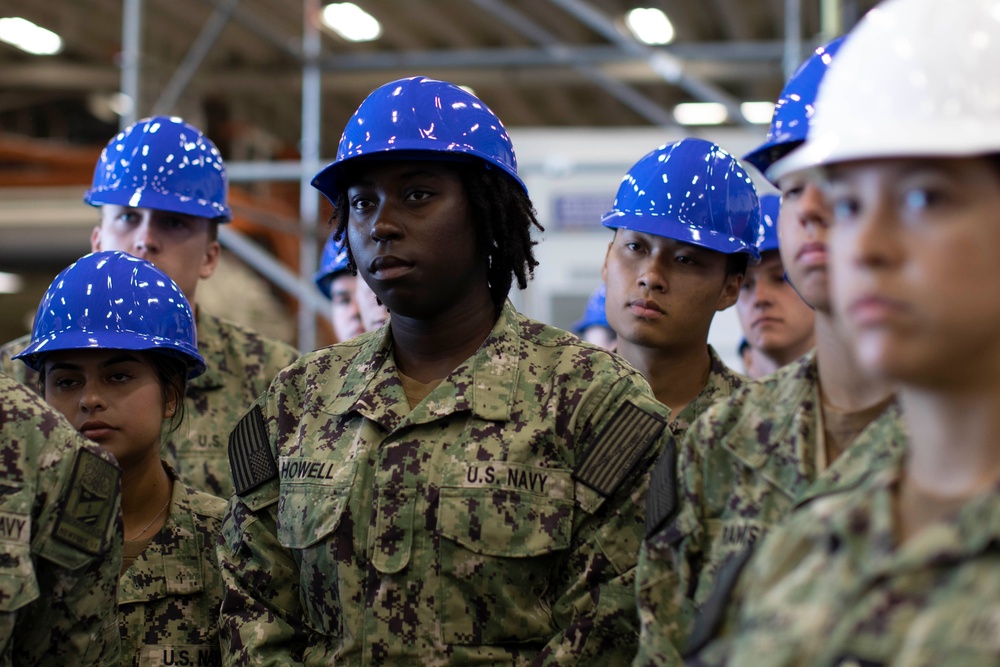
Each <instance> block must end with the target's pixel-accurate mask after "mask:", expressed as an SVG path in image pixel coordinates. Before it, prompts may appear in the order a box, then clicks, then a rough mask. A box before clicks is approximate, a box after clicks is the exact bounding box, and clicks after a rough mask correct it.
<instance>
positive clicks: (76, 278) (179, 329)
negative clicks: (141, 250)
mask: <svg viewBox="0 0 1000 667" xmlns="http://www.w3.org/2000/svg"><path fill="white" fill-rule="evenodd" d="M92 348H104V349H114V350H137V351H144V352H160V353H165V354H169V355H171V356H174V357H177V358H178V359H180V360H181V361H183V362H184V363H185V364H186V365H187V367H188V378H193V377H196V376H198V375H201V374H202V373H204V372H205V361H204V359H202V357H201V355H200V354H198V339H197V333H196V328H195V321H194V314H193V313H192V311H191V306H190V305H189V304H188V301H187V299H186V298H185V297H184V293H183V292H181V290H180V288H179V287H177V285H176V284H174V282H173V281H172V280H171V279H170V278H169V277H167V274H165V273H163V272H162V271H160V270H159V269H158V268H156V267H155V266H153V265H152V264H150V263H149V262H147V261H146V260H144V259H139V258H138V257H133V256H132V255H129V254H127V253H124V252H120V251H117V250H106V251H102V252H95V253H91V254H89V255H86V256H84V257H81V258H80V259H78V260H77V261H76V262H74V263H73V264H70V265H69V266H68V267H66V268H65V269H63V270H62V272H61V273H60V274H59V275H58V276H56V278H55V280H53V281H52V284H51V285H49V288H48V290H46V292H45V296H43V297H42V301H41V303H40V304H39V306H38V312H37V313H36V314H35V324H34V327H33V328H32V332H31V343H30V344H29V345H28V346H27V347H26V348H24V350H22V351H21V352H20V353H19V354H17V355H15V357H14V358H15V359H20V360H21V361H23V362H24V363H26V364H27V365H28V366H30V367H31V368H33V369H35V370H36V371H37V370H41V358H42V357H43V356H44V355H45V354H46V353H48V352H54V351H57V350H84V349H92Z"/></svg>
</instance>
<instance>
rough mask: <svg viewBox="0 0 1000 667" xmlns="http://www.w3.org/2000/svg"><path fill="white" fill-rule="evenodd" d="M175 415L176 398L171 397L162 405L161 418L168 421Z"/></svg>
mask: <svg viewBox="0 0 1000 667" xmlns="http://www.w3.org/2000/svg"><path fill="white" fill-rule="evenodd" d="M176 413H177V396H174V395H171V396H170V398H168V399H167V400H166V402H165V403H164V405H163V418H164V419H170V418H171V417H173V416H174V415H175V414H176Z"/></svg>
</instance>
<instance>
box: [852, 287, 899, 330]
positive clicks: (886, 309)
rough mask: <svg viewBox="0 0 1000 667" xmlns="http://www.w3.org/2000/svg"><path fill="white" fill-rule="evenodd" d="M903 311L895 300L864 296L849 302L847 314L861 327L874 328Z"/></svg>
mask: <svg viewBox="0 0 1000 667" xmlns="http://www.w3.org/2000/svg"><path fill="white" fill-rule="evenodd" d="M904 310H905V308H904V306H903V304H902V303H901V302H900V301H897V300H896V299H892V298H889V297H887V296H883V295H881V294H866V295H864V296H861V297H859V298H857V299H854V300H853V301H851V302H850V305H849V306H848V308H847V314H848V316H849V317H850V318H851V320H852V321H853V322H854V323H855V324H856V325H858V326H861V327H876V326H880V325H884V324H886V323H888V322H889V321H890V320H892V319H894V318H896V317H897V316H899V315H900V314H901V313H902V312H903V311H904Z"/></svg>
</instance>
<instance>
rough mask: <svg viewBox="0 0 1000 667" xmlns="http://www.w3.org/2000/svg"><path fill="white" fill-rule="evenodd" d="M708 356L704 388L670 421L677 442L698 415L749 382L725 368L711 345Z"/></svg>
mask: <svg viewBox="0 0 1000 667" xmlns="http://www.w3.org/2000/svg"><path fill="white" fill-rule="evenodd" d="M708 354H709V356H710V357H711V360H712V361H711V368H710V370H709V371H708V382H707V383H706V384H705V388H704V389H702V390H701V393H700V394H698V395H697V396H695V397H694V400H692V401H691V402H690V403H688V404H687V405H686V406H684V409H683V410H681V411H680V412H678V413H676V414H674V415H673V419H671V420H670V428H671V430H672V431H673V432H674V437H675V438H677V440H678V442H679V441H680V439H681V438H682V437H684V433H685V432H686V431H687V430H688V428H690V426H691V424H693V423H694V421H695V420H696V419H697V418H698V415H700V414H701V413H703V412H704V411H705V410H708V409H709V408H710V407H712V406H713V405H714V404H715V403H718V402H719V401H721V400H722V399H724V398H726V397H727V396H729V395H730V394H732V393H733V392H734V391H736V390H737V389H739V388H740V387H742V386H743V385H744V384H746V383H747V382H749V381H750V380H749V379H748V378H746V377H744V376H743V375H740V374H739V373H736V372H735V371H733V369H731V368H730V367H729V366H727V365H726V362H724V361H723V360H722V359H721V358H720V357H719V354H718V353H717V352H716V351H715V348H713V347H712V346H711V345H709V346H708Z"/></svg>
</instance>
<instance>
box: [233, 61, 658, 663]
mask: <svg viewBox="0 0 1000 667" xmlns="http://www.w3.org/2000/svg"><path fill="white" fill-rule="evenodd" d="M313 185H314V186H315V187H316V188H317V189H319V190H320V191H321V192H322V193H323V194H324V195H326V197H327V198H329V199H330V201H331V202H332V203H333V204H334V207H335V214H334V221H335V224H336V229H335V230H334V234H335V236H337V237H338V238H342V239H344V240H345V242H346V247H347V248H348V252H349V253H350V257H351V266H352V267H353V268H354V270H356V271H357V272H358V273H359V274H360V275H361V277H362V278H363V279H364V280H365V281H366V282H367V283H368V284H369V285H370V286H371V288H372V289H373V291H374V292H375V293H376V295H377V296H378V297H379V299H380V300H381V301H382V302H383V303H384V304H385V305H386V306H387V307H388V309H389V312H390V313H391V317H390V319H389V320H388V323H387V324H386V325H385V326H383V327H382V328H381V329H379V330H378V331H373V332H370V333H366V334H363V335H361V336H359V337H357V338H355V339H354V340H352V341H349V342H347V343H344V344H338V345H335V346H332V347H329V348H326V349H323V350H319V351H316V352H313V353H310V354H307V355H305V356H304V357H302V358H301V359H300V360H299V361H298V362H297V363H296V364H294V365H292V366H291V367H289V368H288V369H286V370H285V371H283V372H282V373H281V374H280V375H279V376H278V377H277V378H276V379H275V381H274V383H273V384H272V385H271V387H270V389H269V390H268V391H267V392H266V393H265V395H264V396H262V397H261V399H260V400H259V401H258V402H257V403H256V404H255V405H254V406H253V407H252V408H251V410H250V412H249V413H248V414H247V415H246V417H245V418H244V420H243V422H242V423H241V424H240V426H239V427H238V428H237V429H236V430H235V431H234V433H233V436H232V439H231V444H230V459H231V463H232V467H233V474H234V480H235V483H236V487H237V494H236V495H235V496H234V497H233V498H232V500H231V501H230V505H229V512H228V516H227V519H226V523H225V528H224V531H223V532H224V539H223V542H222V544H221V546H220V559H221V563H222V569H223V571H224V574H223V576H224V579H225V584H224V587H225V593H224V601H223V605H222V616H223V625H224V628H225V629H224V630H223V635H224V638H223V652H224V653H229V656H228V660H229V663H230V664H233V665H245V664H251V663H253V664H264V663H266V664H316V665H318V664H334V663H336V664H344V665H362V664H364V665H387V664H393V665H401V664H407V665H411V664H412V665H426V664H436V665H459V664H473V663H475V664H486V663H489V664H494V665H501V664H528V663H530V662H535V663H537V664H560V663H562V664H573V665H577V664H588V665H594V664H627V663H628V662H629V661H630V659H631V655H632V654H633V653H634V652H635V648H636V642H637V634H636V623H635V603H634V595H633V592H632V589H631V583H630V582H631V581H632V570H633V568H634V567H635V564H636V558H637V554H638V546H639V541H640V540H641V539H642V531H643V520H644V507H645V504H644V502H643V499H644V497H645V493H646V488H647V484H648V479H649V470H650V468H651V466H652V464H653V462H654V460H655V458H656V456H657V455H658V454H659V452H660V451H661V450H663V449H664V446H665V444H666V442H667V440H668V439H669V437H670V436H669V431H668V430H667V429H666V428H665V424H666V421H667V417H668V410H667V409H666V408H665V407H664V406H662V405H660V404H659V403H657V402H656V401H655V400H654V398H653V396H652V394H651V392H650V389H649V386H648V385H647V384H646V382H645V381H644V380H643V379H642V377H641V376H640V375H639V374H638V373H637V372H636V371H635V370H633V369H632V368H631V367H630V366H628V365H627V364H625V363H624V362H622V361H620V360H619V359H618V358H617V357H615V356H613V355H611V354H609V353H608V352H607V351H605V350H602V349H600V348H597V347H595V346H592V345H589V344H587V343H584V342H583V341H581V340H580V339H579V338H577V337H576V336H573V335H572V334H569V333H567V332H565V331H562V330H559V329H556V328H553V327H550V326H547V325H544V324H541V323H539V322H535V321H532V320H530V319H528V318H526V317H524V316H523V315H521V314H520V313H518V312H517V311H516V310H515V309H514V307H513V306H512V305H511V303H510V302H509V301H508V300H507V296H508V293H509V291H510V289H511V287H512V286H513V284H514V282H515V281H516V283H517V286H518V287H519V288H524V287H525V286H526V284H527V281H528V279H529V278H530V277H531V275H532V271H533V269H534V267H535V266H536V264H537V263H536V261H535V259H534V256H533V254H532V246H533V245H534V243H533V241H532V238H531V231H532V228H536V229H539V230H540V229H541V227H539V225H538V222H537V220H536V218H535V214H534V210H533V207H532V204H531V200H530V199H529V198H528V195H527V191H526V188H525V186H524V183H523V182H522V181H521V179H520V177H519V176H518V174H517V167H516V161H515V157H514V153H513V149H512V146H511V143H510V139H509V138H508V136H507V134H506V132H505V130H504V129H503V126H502V125H501V123H500V121H499V119H498V118H497V117H496V116H495V115H494V114H493V112H492V111H490V110H489V109H488V108H487V107H486V105H485V104H483V103H482V102H481V101H480V100H479V99H477V98H476V97H475V96H473V95H471V94H470V93H468V92H466V91H464V90H462V89H460V88H459V87H457V86H455V85H452V84H450V83H445V82H441V81H434V80H430V79H426V78H423V77H415V78H412V79H405V80H401V81H395V82H392V83H389V84H386V85H385V86H383V87H381V88H379V89H377V90H376V91H374V92H373V93H372V94H371V95H370V96H369V97H368V98H367V99H366V100H365V101H364V102H363V103H362V104H361V106H360V107H359V109H358V110H357V112H356V113H355V115H354V116H353V118H352V119H351V121H350V122H349V124H348V126H347V129H346V130H345V131H344V134H343V137H342V139H341V142H340V147H339V150H338V154H337V159H336V160H335V161H334V162H333V163H332V164H331V165H329V166H328V167H326V168H325V169H323V170H322V171H321V172H320V173H319V174H318V175H317V176H316V177H315V179H314V180H313Z"/></svg>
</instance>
